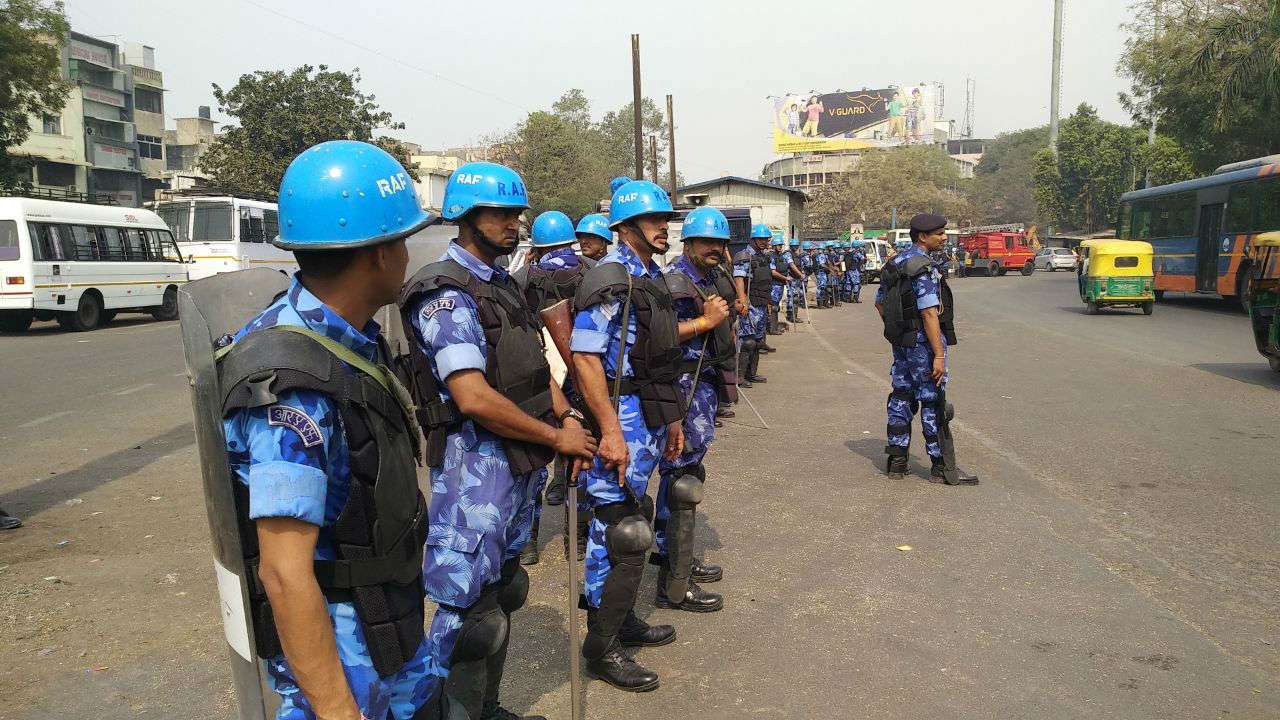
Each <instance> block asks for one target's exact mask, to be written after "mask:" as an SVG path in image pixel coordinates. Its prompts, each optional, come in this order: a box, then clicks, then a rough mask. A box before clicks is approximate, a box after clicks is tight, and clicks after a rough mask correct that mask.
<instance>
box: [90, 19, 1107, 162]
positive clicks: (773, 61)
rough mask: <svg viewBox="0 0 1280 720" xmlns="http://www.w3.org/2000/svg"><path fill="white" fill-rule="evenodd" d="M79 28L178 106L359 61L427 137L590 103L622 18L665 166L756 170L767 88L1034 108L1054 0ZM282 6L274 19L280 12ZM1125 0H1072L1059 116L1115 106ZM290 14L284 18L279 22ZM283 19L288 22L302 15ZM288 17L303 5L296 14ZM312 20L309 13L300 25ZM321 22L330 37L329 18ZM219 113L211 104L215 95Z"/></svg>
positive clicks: (984, 127) (990, 111)
mask: <svg viewBox="0 0 1280 720" xmlns="http://www.w3.org/2000/svg"><path fill="white" fill-rule="evenodd" d="M67 6H68V9H67V10H68V15H69V16H70V19H71V24H72V27H73V28H74V29H75V30H77V31H80V32H86V33H88V34H91V35H97V36H103V37H105V36H112V35H114V36H118V37H117V38H116V40H117V41H120V42H123V41H125V40H129V41H135V42H142V43H145V44H147V45H151V46H152V47H154V48H155V49H156V65H157V68H158V69H159V70H161V71H163V72H164V77H165V85H166V86H167V87H168V92H167V97H166V100H165V107H166V112H167V114H168V116H169V118H170V119H171V120H170V125H171V126H172V118H174V117H177V116H187V115H194V114H195V111H196V107H197V106H198V105H214V102H213V95H212V93H211V91H210V87H209V86H210V83H213V82H217V83H219V84H221V85H222V86H223V87H230V86H231V85H232V84H234V83H235V81H236V79H237V78H238V77H239V76H240V75H241V74H243V73H247V72H251V71H253V70H257V69H287V68H294V67H296V66H298V65H301V64H303V63H311V64H320V63H325V64H327V65H329V66H330V67H333V68H338V69H350V68H353V67H359V68H360V69H361V72H362V74H363V76H364V82H363V83H362V87H363V88H364V89H365V90H366V92H370V93H373V94H374V95H376V96H377V101H378V103H379V104H381V105H382V106H383V107H384V108H385V109H387V110H390V111H391V112H392V113H393V114H394V116H395V117H396V118H397V119H398V120H401V121H403V122H404V123H405V124H406V125H407V128H406V129H405V130H404V131H402V132H399V133H397V135H398V136H400V137H402V138H403V139H406V140H412V141H414V142H418V143H420V144H422V145H424V146H426V147H447V146H457V145H462V144H466V143H469V142H474V141H475V140H476V139H478V138H480V137H482V136H484V135H485V134H487V133H491V132H494V131H498V130H504V129H506V128H509V127H511V126H512V125H514V124H515V123H516V122H517V121H518V120H520V119H521V118H522V117H523V116H524V114H525V113H526V112H528V111H530V110H537V109H545V108H547V107H548V106H549V105H550V104H551V102H553V101H554V100H555V99H556V98H557V97H558V96H559V95H560V94H561V93H562V92H564V91H565V90H567V89H569V88H573V87H577V88H582V89H583V90H584V91H585V92H586V94H587V97H588V98H590V100H591V102H592V107H593V111H594V112H595V114H596V115H597V116H599V115H600V114H602V113H603V112H604V111H605V110H609V109H614V108H617V107H619V106H621V105H622V104H623V103H625V102H627V101H629V100H630V99H631V75H630V71H631V57H630V54H631V43H630V33H633V32H638V33H640V36H641V39H640V42H641V60H642V63H643V89H644V92H645V94H646V95H648V96H650V97H652V98H654V99H655V100H656V101H658V103H659V105H660V106H661V105H662V103H663V98H664V96H665V95H666V94H667V93H671V94H673V95H674V96H675V103H676V147H677V150H678V151H679V154H678V156H677V160H676V163H677V166H678V167H679V168H680V170H681V172H682V173H683V174H684V175H685V177H686V178H688V179H689V180H691V181H693V180H700V179H706V178H709V177H712V176H715V175H719V174H724V173H730V174H737V175H745V176H748V177H755V176H757V175H758V173H759V172H760V169H761V167H762V166H763V164H764V163H766V162H768V161H769V160H770V159H772V157H773V155H772V152H771V148H770V137H771V136H770V124H769V122H770V105H769V103H768V101H767V100H766V96H768V95H776V94H781V93H784V92H788V91H796V92H806V91H809V90H814V91H818V92H829V91H835V90H838V89H856V88H860V87H864V86H865V87H873V88H875V87H884V86H886V85H889V84H904V85H905V84H916V83H919V82H933V81H938V82H942V83H944V84H945V86H946V116H947V117H949V118H955V119H956V120H957V124H959V121H960V120H962V119H963V115H964V100H965V78H966V77H972V78H974V79H975V80H976V82H977V102H976V112H975V115H976V135H977V136H978V137H990V136H993V135H995V134H996V133H998V132H1002V131H1006V130H1014V129H1019V128H1023V127H1028V126H1032V125H1037V124H1043V123H1045V122H1047V118H1048V114H1049V109H1048V108H1049V65H1050V45H1051V36H1052V15H1053V2H1052V0H951V1H947V0H881V1H879V2H866V1H864V0H838V1H837V0H827V1H823V0H809V1H808V2H771V3H764V2H747V1H739V2H730V1H728V0H684V1H683V2H665V1H656V0H650V1H649V2H601V1H599V0H597V1H595V2H591V1H589V0H525V1H524V2H506V1H501V0H480V1H478V2H449V3H441V2H433V1H427V0H423V1H420V2H407V1H403V0H400V1H397V0H383V2H380V3H370V2H353V1H352V0H344V1H341V2H338V1H335V0H215V1H214V2H208V1H207V0H206V1H205V2H200V3H190V2H186V1H185V0H112V2H109V3H108V2H105V1H104V0H67ZM285 16H287V17H285ZM1129 16H1130V13H1129V10H1128V1H1127V0H1067V6H1066V21H1065V30H1064V36H1065V41H1064V46H1065V49H1064V60H1063V91H1062V107H1063V113H1064V115H1065V114H1069V113H1070V112H1071V111H1072V110H1073V109H1074V108H1075V107H1076V106H1077V105H1078V104H1079V103H1081V102H1089V103H1092V104H1093V105H1095V106H1096V107H1098V108H1099V110H1100V111H1101V113H1102V116H1103V117H1104V118H1107V119H1110V120H1117V121H1126V120H1127V119H1128V118H1127V115H1126V114H1125V113H1124V111H1123V110H1122V109H1121V108H1120V106H1119V103H1118V102H1117V100H1116V93H1117V92H1119V91H1121V90H1124V89H1126V88H1127V84H1126V83H1125V82H1124V80H1123V79H1122V78H1120V77H1118V76H1117V74H1116V71H1115V66H1116V61H1117V59H1118V57H1119V54H1120V52H1121V50H1122V49H1123V46H1124V39H1125V36H1126V34H1125V32H1124V31H1123V30H1121V29H1120V27H1119V26H1120V24H1121V23H1123V22H1126V21H1127V20H1128V18H1129ZM289 18H294V19H289ZM295 20H296V21H295ZM297 21H301V23H300V22H297ZM302 23H305V24H302ZM326 32H327V33H332V34H331V35H329V34H326ZM214 112H215V117H217V115H216V113H217V108H216V107H215V108H214Z"/></svg>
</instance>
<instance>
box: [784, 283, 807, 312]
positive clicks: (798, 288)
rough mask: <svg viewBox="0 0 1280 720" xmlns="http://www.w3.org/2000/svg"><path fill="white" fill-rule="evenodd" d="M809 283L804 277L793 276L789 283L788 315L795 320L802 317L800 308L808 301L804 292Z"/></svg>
mask: <svg viewBox="0 0 1280 720" xmlns="http://www.w3.org/2000/svg"><path fill="white" fill-rule="evenodd" d="M806 284H807V282H806V280H805V279H804V278H792V280H791V282H789V283H787V317H789V318H791V319H792V320H795V319H796V318H798V317H800V308H802V307H804V304H805V302H806V300H805V298H804V294H805V291H806V288H805V285H806Z"/></svg>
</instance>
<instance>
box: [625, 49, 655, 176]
mask: <svg viewBox="0 0 1280 720" xmlns="http://www.w3.org/2000/svg"><path fill="white" fill-rule="evenodd" d="M631 97H632V100H631V109H632V113H633V115H634V117H635V124H636V177H635V179H636V180H643V179H644V128H643V127H642V126H641V112H640V36H639V35H636V34H633V35H632V36H631ZM654 179H655V180H656V179H657V178H654Z"/></svg>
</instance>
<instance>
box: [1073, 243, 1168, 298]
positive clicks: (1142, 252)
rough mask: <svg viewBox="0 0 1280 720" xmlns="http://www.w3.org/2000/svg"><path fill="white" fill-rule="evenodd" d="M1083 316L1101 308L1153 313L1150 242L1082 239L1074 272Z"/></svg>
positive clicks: (1153, 276) (1153, 281)
mask: <svg viewBox="0 0 1280 720" xmlns="http://www.w3.org/2000/svg"><path fill="white" fill-rule="evenodd" d="M1076 273H1077V274H1078V281H1079V284H1080V299H1081V300H1082V301H1084V312H1085V314H1086V315H1094V314H1096V313H1097V312H1098V310H1099V309H1100V308H1104V307H1137V308H1142V312H1143V314H1145V315H1150V314H1151V313H1152V312H1154V311H1155V306H1156V295H1155V291H1154V290H1153V289H1152V286H1153V285H1154V283H1155V272H1154V271H1152V269H1151V243H1146V242H1140V241H1137V240H1086V241H1084V242H1082V243H1080V265H1079V267H1078V268H1077V269H1076Z"/></svg>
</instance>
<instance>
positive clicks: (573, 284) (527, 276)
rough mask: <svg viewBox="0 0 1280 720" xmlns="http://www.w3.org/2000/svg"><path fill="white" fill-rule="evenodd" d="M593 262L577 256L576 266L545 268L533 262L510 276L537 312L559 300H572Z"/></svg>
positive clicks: (526, 301)
mask: <svg viewBox="0 0 1280 720" xmlns="http://www.w3.org/2000/svg"><path fill="white" fill-rule="evenodd" d="M595 264H596V263H595V261H594V260H592V259H590V258H579V259H578V265H577V266H576V267H571V268H560V269H558V270H547V269H546V268H544V267H542V266H540V265H538V264H537V263H536V262H535V263H530V264H528V265H526V266H524V267H522V268H520V269H519V270H517V271H516V272H515V273H513V274H512V277H513V278H515V281H516V283H518V284H519V285H520V289H521V291H522V292H523V293H524V299H525V303H526V304H528V305H529V308H530V309H531V310H533V311H534V312H535V313H538V312H541V311H543V310H546V309H547V308H549V307H551V306H552V305H555V304H556V303H558V302H560V301H561V300H572V299H573V297H574V295H577V294H578V286H580V285H581V284H582V278H583V277H584V276H585V275H586V274H587V271H588V270H590V269H591V268H592V267H595Z"/></svg>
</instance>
